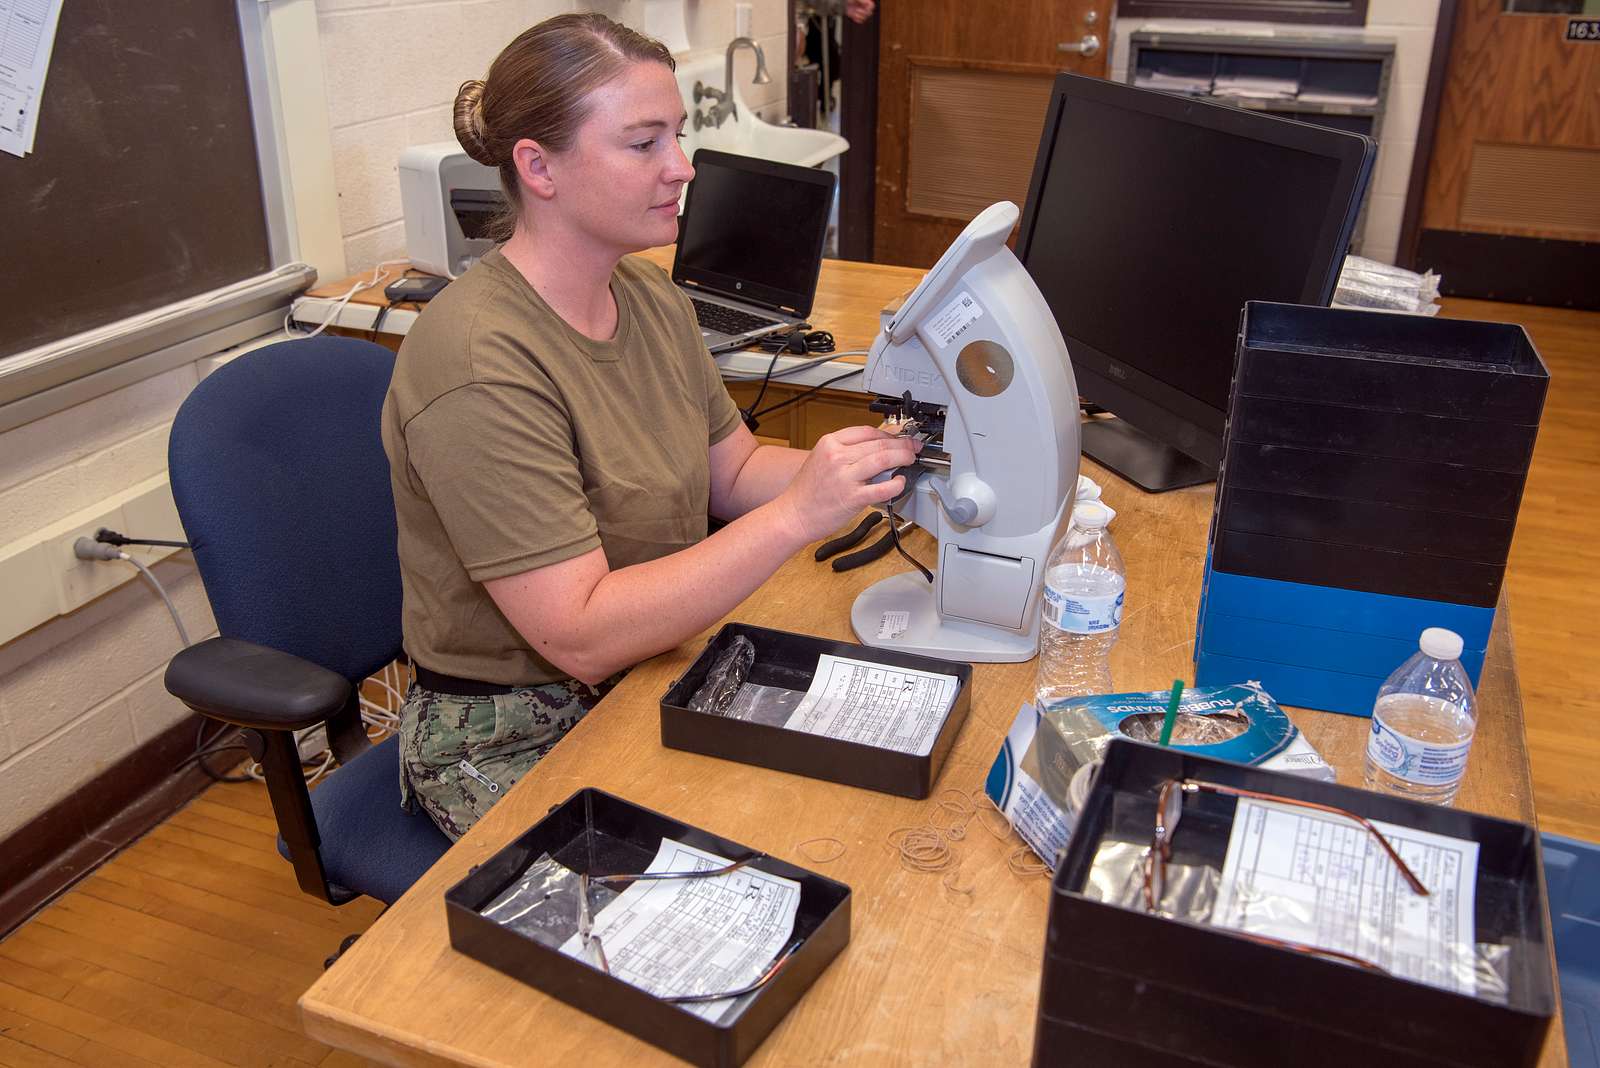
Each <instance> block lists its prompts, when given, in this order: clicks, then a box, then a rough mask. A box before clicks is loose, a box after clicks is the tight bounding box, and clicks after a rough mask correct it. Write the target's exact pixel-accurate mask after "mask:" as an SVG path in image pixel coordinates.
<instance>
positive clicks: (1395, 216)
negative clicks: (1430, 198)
mask: <svg viewBox="0 0 1600 1068" xmlns="http://www.w3.org/2000/svg"><path fill="white" fill-rule="evenodd" d="M1438 19H1439V0H1370V2H1369V3H1368V5H1367V25H1366V26H1365V28H1364V30H1363V31H1362V32H1364V33H1367V34H1370V35H1372V36H1375V37H1388V38H1392V39H1393V40H1394V42H1395V58H1394V67H1393V70H1392V72H1391V78H1390V84H1389V98H1388V102H1387V109H1386V111H1385V114H1384V117H1383V138H1382V140H1381V141H1380V142H1379V143H1378V159H1377V162H1376V163H1375V165H1374V167H1373V171H1372V186H1371V201H1370V203H1369V204H1368V206H1367V224H1366V230H1365V232H1364V241H1365V243H1364V244H1363V246H1362V250H1361V254H1362V255H1363V256H1366V257H1368V258H1369V259H1374V260H1382V261H1383V262H1385V263H1393V262H1394V257H1395V252H1396V250H1397V248H1398V246H1399V243H1400V218H1401V216H1402V215H1403V214H1404V212H1405V202H1406V184H1407V183H1408V182H1409V181H1410V180H1411V158H1412V156H1413V155H1414V154H1415V152H1416V147H1417V127H1418V125H1419V124H1420V123H1421V120H1422V96H1423V93H1424V92H1426V90H1427V87H1428V62H1429V60H1430V59H1431V57H1432V55H1433V31H1434V26H1435V24H1436V23H1437V22H1438ZM1146 25H1149V26H1152V27H1154V26H1160V27H1162V28H1164V29H1167V30H1170V31H1172V32H1175V33H1177V32H1194V31H1211V32H1216V33H1227V32H1229V31H1230V30H1241V29H1243V30H1249V29H1252V28H1259V27H1261V26H1263V25H1264V24H1262V23H1254V22H1223V21H1217V20H1212V19H1167V18H1162V19H1138V18H1132V19H1126V18H1125V19H1118V20H1117V23H1116V26H1115V32H1114V33H1113V35H1112V38H1113V44H1112V52H1111V57H1110V67H1111V69H1110V71H1109V72H1108V77H1110V78H1111V79H1112V80H1114V81H1119V82H1122V81H1127V78H1128V51H1129V45H1128V39H1129V37H1130V36H1131V35H1132V34H1133V33H1134V32H1135V31H1136V30H1138V29H1140V28H1142V27H1144V26H1146ZM1280 32H1285V33H1288V32H1292V33H1294V34H1297V35H1301V34H1332V35H1335V36H1338V35H1348V34H1350V33H1352V32H1355V30H1354V28H1353V27H1348V26H1316V27H1310V26H1307V27H1302V26H1294V27H1291V28H1288V29H1283V28H1280Z"/></svg>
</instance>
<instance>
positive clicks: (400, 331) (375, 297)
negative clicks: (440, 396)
mask: <svg viewBox="0 0 1600 1068" xmlns="http://www.w3.org/2000/svg"><path fill="white" fill-rule="evenodd" d="M639 255H640V256H641V257H643V258H644V259H647V260H649V261H650V262H651V263H654V264H657V265H659V266H660V267H661V269H662V270H664V271H670V270H672V255H673V249H672V246H671V245H664V246H662V247H661V248H653V249H648V250H646V251H644V252H641V253H639ZM923 273H924V272H923V271H921V270H919V269H918V268H915V267H886V266H882V265H880V264H874V263H856V262H853V261H851V260H824V261H823V266H822V274H821V276H820V277H819V278H818V279H817V297H816V301H815V303H814V304H813V305H812V308H811V317H810V321H811V322H812V323H813V324H815V325H816V326H817V327H819V328H821V329H823V330H828V331H831V332H832V334H833V336H834V340H835V341H836V342H837V343H838V349H839V351H840V352H850V351H853V350H855V349H865V348H868V347H869V346H870V345H871V344H872V339H873V338H875V337H877V336H878V312H879V311H880V310H881V309H882V308H883V306H884V304H885V303H887V302H888V301H889V300H891V299H893V298H894V297H897V296H900V295H901V294H903V293H905V292H907V291H908V290H910V289H911V287H912V286H914V285H916V284H917V282H918V281H920V280H921V278H922V275H923ZM363 277H367V275H351V276H350V277H349V278H343V279H340V280H339V281H337V282H329V283H328V284H326V285H320V286H318V287H317V288H315V289H313V290H310V291H309V292H307V293H306V296H307V297H311V298H314V299H328V298H333V297H340V296H343V295H344V294H345V293H346V292H347V291H348V290H349V289H350V287H351V286H353V285H355V284H356V283H357V282H359V281H361V279H362V278H363ZM395 277H398V275H395V276H391V277H390V278H388V279H386V280H385V281H383V282H380V283H378V284H377V285H375V286H368V287H367V288H365V289H361V290H358V291H357V292H356V295H355V296H353V297H351V298H350V303H351V304H353V305H356V306H358V307H359V308H381V307H383V306H384V305H385V304H388V303H389V301H388V300H387V299H386V298H385V297H384V295H383V287H384V286H385V285H387V284H388V283H389V282H392V281H394V279H395ZM402 307H409V305H402ZM310 319H311V321H312V322H318V321H320V313H318V314H310ZM371 322H372V316H371V314H370V313H369V312H363V314H362V317H361V319H360V322H359V323H351V324H345V325H347V326H349V327H351V328H352V332H359V330H358V329H356V328H358V327H367V326H370V324H371ZM409 322H410V317H409V316H405V315H393V316H390V317H389V318H387V319H385V325H384V333H385V334H390V335H393V336H395V337H396V338H398V337H400V336H404V334H405V327H406V326H407V325H408V324H409ZM846 361H847V362H854V363H861V362H863V358H862V357H859V356H857V357H846Z"/></svg>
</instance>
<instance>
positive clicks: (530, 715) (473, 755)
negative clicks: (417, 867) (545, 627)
mask: <svg viewBox="0 0 1600 1068" xmlns="http://www.w3.org/2000/svg"><path fill="white" fill-rule="evenodd" d="M611 681H613V680H608V681H607V683H604V684H602V685H601V686H600V687H598V688H596V689H591V688H590V687H588V686H586V685H584V684H583V683H581V682H577V681H575V680H568V681H566V682H551V683H546V684H545V685H543V686H529V687H526V688H524V689H520V690H513V691H512V692H510V693H506V694H497V695H495V696H493V697H458V696H456V695H454V694H446V693H435V692H434V691H432V690H425V689H423V688H422V687H420V686H416V685H413V686H412V687H411V689H410V690H409V691H407V693H406V700H405V704H404V705H403V706H402V707H401V709H400V804H401V807H403V808H405V809H406V811H408V812H410V811H414V809H413V808H412V806H413V805H414V804H420V805H421V806H422V810H423V811H424V812H426V813H427V814H428V816H429V818H430V819H432V820H433V822H434V823H435V824H437V825H438V827H439V829H440V830H441V831H443V832H444V833H445V834H446V835H448V836H449V837H450V839H451V841H454V840H455V839H457V838H460V837H461V836H462V835H463V834H465V833H466V832H467V828H469V827H471V826H472V825H473V824H474V823H476V822H477V820H478V817H480V816H482V815H483V814H484V813H485V812H487V811H489V806H491V805H493V804H494V803H495V802H496V801H498V800H499V799H500V798H501V797H503V796H505V793H506V791H507V790H509V789H511V787H512V786H513V785H514V784H515V783H516V782H517V780H518V779H520V778H522V776H523V775H525V774H527V772H528V769H529V768H531V767H533V766H534V765H535V764H537V763H538V762H539V761H540V760H542V759H543V758H544V755H545V754H546V753H548V752H549V751H550V750H551V748H552V747H554V746H555V744H556V743H557V742H559V741H560V740H561V739H562V738H563V737H564V736H565V735H566V733H567V732H568V731H569V730H571V729H572V728H573V726H574V725H575V724H576V723H577V722H578V721H579V720H580V719H582V718H583V717H584V715H585V714H586V713H587V712H588V711H589V709H591V708H593V707H594V706H595V705H596V704H598V703H599V701H600V698H601V697H602V696H603V695H604V694H605V692H606V690H608V689H609V688H610V682H611Z"/></svg>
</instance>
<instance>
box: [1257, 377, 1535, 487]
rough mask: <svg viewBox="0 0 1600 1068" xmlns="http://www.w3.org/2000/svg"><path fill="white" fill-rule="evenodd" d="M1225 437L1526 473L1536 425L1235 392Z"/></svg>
mask: <svg viewBox="0 0 1600 1068" xmlns="http://www.w3.org/2000/svg"><path fill="white" fill-rule="evenodd" d="M1227 434H1228V440H1229V441H1248V442H1253V443H1255V444H1257V445H1288V446H1291V447H1295V448H1309V449H1324V450H1327V451H1330V452H1345V453H1352V454H1354V455H1357V456H1374V457H1382V458H1386V459H1391V460H1415V461H1419V462H1422V463H1454V464H1460V465H1462V466H1464V467H1483V468H1487V469H1489V470H1491V471H1509V472H1526V471H1527V469H1528V464H1529V462H1530V461H1531V460H1532V459H1533V441H1534V438H1535V437H1536V436H1537V435H1538V428H1537V427H1532V426H1522V425H1520V424H1514V423H1488V422H1484V421H1482V420H1478V419H1467V418H1457V419H1447V418H1444V417H1442V416H1437V415H1417V414H1415V413H1413V412H1393V411H1383V410H1379V409H1373V408H1357V407H1345V406H1340V405H1333V404H1315V403H1312V402H1311V401H1300V400H1278V399H1275V398H1266V397H1245V396H1240V395H1239V394H1238V393H1237V391H1236V392H1235V394H1234V399H1233V406H1232V407H1231V408H1230V409H1229V412H1228V431H1227Z"/></svg>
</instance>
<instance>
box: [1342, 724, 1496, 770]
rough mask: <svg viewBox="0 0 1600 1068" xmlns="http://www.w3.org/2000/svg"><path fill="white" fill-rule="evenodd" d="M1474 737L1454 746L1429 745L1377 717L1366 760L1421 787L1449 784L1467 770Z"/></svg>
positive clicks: (1368, 737) (1370, 736) (1368, 739)
mask: <svg viewBox="0 0 1600 1068" xmlns="http://www.w3.org/2000/svg"><path fill="white" fill-rule="evenodd" d="M1471 748H1472V740H1471V739H1470V738H1469V739H1468V740H1467V741H1464V742H1458V743H1456V744H1455V745H1429V744H1428V743H1427V742H1421V741H1418V740H1417V739H1415V738H1410V737H1407V736H1406V735H1404V734H1401V733H1400V732H1399V731H1397V730H1395V729H1394V728H1392V727H1387V726H1385V725H1384V724H1383V723H1382V722H1381V721H1379V720H1378V719H1377V718H1376V717H1374V718H1373V720H1372V733H1371V734H1369V735H1368V736H1367V759H1369V760H1371V761H1372V762H1373V764H1375V765H1377V766H1378V767H1380V768H1382V769H1383V770H1384V771H1387V772H1388V773H1389V774H1391V775H1394V776H1397V777H1399V778H1402V779H1404V780H1406V781H1407V782H1414V783H1417V784H1419V785H1422V786H1448V785H1450V784H1451V783H1453V782H1456V781H1457V780H1459V779H1460V778H1461V776H1462V773H1464V772H1465V771H1466V770H1467V752H1468V751H1469V750H1470V749H1471Z"/></svg>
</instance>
